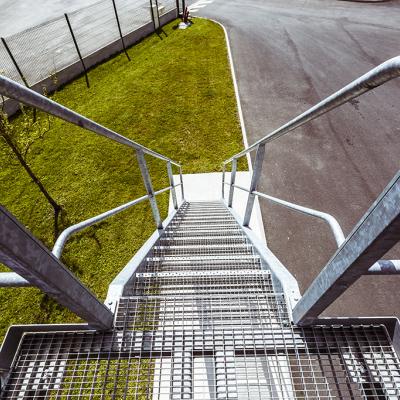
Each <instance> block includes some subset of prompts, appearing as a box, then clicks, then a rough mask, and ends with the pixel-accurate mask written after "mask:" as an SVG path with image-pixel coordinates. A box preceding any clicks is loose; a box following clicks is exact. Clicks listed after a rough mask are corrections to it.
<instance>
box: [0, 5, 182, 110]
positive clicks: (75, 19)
mask: <svg viewBox="0 0 400 400" xmlns="http://www.w3.org/2000/svg"><path fill="white" fill-rule="evenodd" d="M178 1H181V0H158V1H157V0H100V1H98V2H96V3H94V4H92V5H89V6H87V7H85V8H82V9H79V10H76V11H74V12H71V13H69V14H68V15H66V14H65V15H63V16H60V17H58V18H55V19H53V20H51V21H47V22H45V23H43V24H41V25H38V26H35V27H33V28H29V29H27V30H25V31H22V32H19V33H17V34H14V35H11V36H9V37H5V38H1V39H2V40H1V42H0V74H2V75H5V76H6V77H8V78H11V79H13V80H15V81H17V82H19V83H21V84H25V85H27V86H29V87H35V85H38V84H40V83H42V82H44V81H46V80H48V79H49V78H50V79H52V80H53V81H55V80H56V77H57V74H58V73H59V72H60V71H64V70H66V69H68V68H69V67H71V66H73V65H74V64H77V65H79V68H78V69H76V68H75V70H76V71H77V72H78V73H83V72H85V67H90V66H91V65H94V64H95V63H96V62H93V60H91V61H90V62H88V63H86V62H85V61H86V60H85V59H87V58H88V57H90V56H92V58H93V55H94V54H96V52H99V50H102V49H104V48H106V47H107V46H110V47H112V48H110V54H108V57H109V56H111V55H112V54H114V53H116V48H115V46H111V45H112V44H117V45H118V48H117V51H122V50H123V49H124V46H125V43H124V39H125V40H126V37H129V35H132V34H134V33H135V32H136V31H139V30H143V28H145V27H146V26H150V27H151V28H152V29H151V30H150V31H149V29H147V30H145V33H144V34H143V35H142V37H143V36H144V35H145V34H146V33H147V34H148V33H150V32H152V31H154V30H155V29H156V28H157V27H158V26H161V25H162V24H163V23H166V22H168V21H169V20H172V19H173V18H174V17H176V16H177V10H179V3H178ZM157 6H158V12H157ZM172 11H175V13H172V15H171V18H169V19H168V20H164V21H161V22H160V17H163V16H165V15H166V14H168V13H171V12H172ZM68 22H69V24H68ZM138 39H140V37H139V38H138ZM138 39H137V40H138ZM137 40H132V41H130V42H129V43H128V45H130V44H132V43H134V42H135V41H137ZM104 58H105V56H104V54H103V59H104ZM99 61H101V60H99ZM85 64H88V65H86V66H85ZM73 75H74V76H71V77H70V79H73V78H74V77H76V75H77V74H76V73H75V74H73ZM70 79H69V80H70ZM63 83H65V82H60V84H63ZM4 100H5V99H0V103H1V102H2V101H4Z"/></svg>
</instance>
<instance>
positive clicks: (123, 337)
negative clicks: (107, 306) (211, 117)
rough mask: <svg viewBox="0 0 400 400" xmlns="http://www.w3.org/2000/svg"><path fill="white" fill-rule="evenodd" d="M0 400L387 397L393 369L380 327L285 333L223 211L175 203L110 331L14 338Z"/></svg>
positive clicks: (268, 285) (268, 291) (398, 373)
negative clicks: (170, 220)
mask: <svg viewBox="0 0 400 400" xmlns="http://www.w3.org/2000/svg"><path fill="white" fill-rule="evenodd" d="M214 216H215V217H216V219H214V218H212V217H214ZM216 221H218V223H217V222H216ZM194 222H195V223H194ZM1 398H2V399H33V398H35V399H79V398H82V399H143V400H144V399H159V400H161V399H194V400H196V399H199V400H200V399H209V400H212V399H249V400H250V399H398V398H400V363H399V359H398V357H397V355H396V353H395V351H394V350H393V347H392V345H391V342H390V338H389V336H388V333H387V331H386V329H385V327H384V326H382V325H377V326H314V327H309V328H300V327H296V326H293V325H292V324H291V323H290V315H289V312H288V309H287V306H286V301H285V298H284V296H283V294H282V293H279V292H276V291H275V290H274V287H273V284H272V279H271V274H270V272H269V271H268V270H265V269H264V267H263V266H262V263H261V260H260V257H259V256H258V254H257V253H256V251H255V250H254V249H253V247H252V245H251V244H250V243H249V242H248V240H247V239H246V237H245V236H244V234H243V233H241V231H240V229H239V227H238V225H237V224H236V222H235V221H234V220H233V219H232V218H231V215H230V214H229V212H228V211H227V210H226V209H225V207H224V206H223V205H222V204H221V203H217V202H214V203H186V204H185V205H184V206H183V207H182V209H181V210H180V211H179V212H178V215H177V216H176V217H175V219H174V220H173V223H172V224H171V225H170V226H169V227H168V229H167V230H166V232H165V235H164V236H163V238H162V239H160V241H159V243H158V244H157V246H155V247H154V249H153V250H152V251H151V253H150V254H149V255H148V257H147V258H146V259H145V260H144V262H143V265H142V266H141V267H140V269H139V270H138V272H137V273H136V275H135V278H134V280H133V281H132V284H131V285H130V286H129V287H127V288H126V290H125V293H124V297H122V298H121V299H120V301H119V305H118V309H117V312H116V317H115V327H114V329H113V330H112V331H110V332H92V331H80V332H79V331H76V332H51V333H28V334H25V335H24V336H23V339H22V341H21V344H20V347H19V351H18V354H17V356H16V358H15V361H14V363H13V367H12V371H11V373H10V375H9V378H8V380H7V382H6V385H5V388H4V390H3V392H2V396H1Z"/></svg>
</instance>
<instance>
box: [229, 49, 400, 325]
mask: <svg viewBox="0 0 400 400" xmlns="http://www.w3.org/2000/svg"><path fill="white" fill-rule="evenodd" d="M399 76H400V56H397V57H394V58H392V59H390V60H387V61H386V62H384V63H382V64H380V65H379V66H377V67H376V68H373V69H372V70H371V71H369V72H367V73H366V74H364V75H363V76H361V77H360V78H358V79H356V80H354V81H353V82H351V83H350V84H348V85H347V86H345V87H343V88H342V89H340V90H339V91H337V92H335V93H333V94H332V95H331V96H329V97H327V98H326V99H324V100H322V101H321V102H319V103H318V104H316V105H315V106H313V107H311V108H310V109H308V110H307V111H305V112H304V113H302V114H300V115H299V116H297V117H296V118H294V119H292V120H291V121H289V122H287V123H286V124H284V125H282V126H281V127H279V128H278V129H276V130H274V131H273V132H271V133H270V134H268V135H266V136H264V137H263V138H262V139H260V140H258V141H257V142H255V143H254V144H252V145H251V146H249V147H248V148H246V149H245V150H243V151H241V152H239V153H237V154H235V155H233V156H232V157H231V158H229V159H228V160H226V161H224V163H223V172H222V197H223V198H225V186H229V194H228V199H227V205H228V207H232V203H233V197H234V189H235V188H237V189H240V190H244V191H246V192H248V197H247V204H246V210H245V214H244V218H243V226H245V227H248V226H249V223H250V218H251V214H252V210H253V206H254V201H255V198H256V196H257V197H261V198H264V199H266V200H269V201H272V202H274V203H276V204H279V205H282V206H284V207H287V208H290V209H292V210H294V211H297V212H301V213H303V214H307V215H310V216H313V217H317V218H320V219H322V220H324V221H325V222H326V223H328V225H329V227H330V229H331V230H332V232H333V234H334V237H335V240H336V244H337V246H338V248H339V249H338V251H337V253H336V254H339V255H340V254H342V253H343V251H342V250H343V248H347V249H348V248H349V246H356V244H354V243H353V244H351V245H350V244H349V243H350V242H351V241H350V240H349V238H350V235H349V237H348V238H347V239H345V237H344V235H343V231H342V229H341V227H340V225H339V223H338V222H337V220H336V219H335V218H334V217H333V216H332V215H330V214H327V213H324V212H321V211H317V210H314V209H311V208H307V207H303V206H299V205H297V204H293V203H290V202H288V201H285V200H281V199H278V198H276V197H272V196H269V195H267V194H264V193H261V192H259V191H257V187H258V183H259V180H260V177H261V172H262V167H263V161H264V154H265V146H266V145H267V144H268V143H270V142H272V141H273V140H276V139H278V138H279V137H281V136H283V135H285V134H287V133H289V132H291V131H293V130H294V129H296V128H299V127H300V126H303V125H304V124H306V123H307V122H310V121H312V120H314V119H316V118H318V117H320V116H321V115H323V114H325V113H327V112H329V111H331V110H333V109H335V108H337V107H339V106H341V105H343V104H345V103H347V102H349V101H350V100H352V99H355V98H356V97H358V96H360V95H362V94H364V93H366V92H368V91H370V90H373V89H374V88H376V87H378V86H380V85H382V84H384V83H385V82H388V81H390V80H392V79H394V78H397V77H399ZM252 151H256V155H255V160H254V164H253V173H252V176H251V182H250V187H249V188H248V189H247V188H244V187H241V186H238V185H236V184H235V181H236V170H237V162H238V159H239V158H241V157H243V156H245V155H247V154H248V153H250V152H252ZM230 163H231V164H232V167H231V173H230V181H229V183H228V182H225V174H226V167H227V165H228V164H230ZM397 185H399V183H398V180H395V184H394V186H395V187H397ZM381 196H383V197H382V199H381V203H379V204H378V205H379V206H380V207H387V210H386V212H387V213H388V214H389V213H390V212H394V213H395V214H396V215H398V214H400V209H399V207H400V200H398V199H396V200H395V201H394V200H393V199H394V197H393V199H392V198H391V201H392V202H391V203H388V201H387V200H386V197H385V196H384V195H383V194H382V195H381ZM382 202H384V203H385V206H384V205H383V203H382ZM374 212H375V213H376V210H375V211H374V210H370V211H369V213H370V214H371V213H372V214H373V213H374ZM367 216H368V213H367V214H366V216H364V219H368V218H367ZM368 220H369V219H368ZM395 220H396V218H394V220H393V221H390V222H388V224H389V227H390V226H394V224H395V223H396V221H395ZM376 223H378V222H376ZM365 229H366V228H365ZM388 229H389V228H388ZM390 232H391V231H390V229H389V233H388V235H389V236H390V235H391V236H390V238H391V239H390V240H389V239H388V238H387V236H386V244H385V245H383V242H382V239H380V240H379V243H380V244H381V246H382V248H386V247H387V243H391V246H390V247H392V246H393V245H394V243H395V242H396V241H398V240H400V238H398V237H397V239H396V240H395V241H394V243H393V240H392V239H393V237H394V236H395V235H394V234H391V233H390ZM374 239H375V238H374ZM351 243H352V242H351ZM359 245H360V246H361V243H359ZM365 246H366V249H368V248H369V246H368V245H365ZM355 248H356V247H354V251H355ZM373 254H374V255H373V256H371V257H370V258H369V259H368V262H367V264H363V267H362V268H361V269H359V271H362V272H357V273H355V272H354V270H353V269H352V268H351V267H352V266H351V265H350V264H349V265H347V267H348V268H344V267H343V268H344V269H343V274H344V277H340V279H338V282H339V283H338V284H337V285H336V289H337V288H338V287H339V286H340V284H342V286H341V288H340V289H338V290H336V291H335V293H334V294H333V295H332V293H333V292H334V291H331V295H328V294H327V293H328V291H329V290H330V289H332V287H331V286H330V284H332V286H334V282H333V281H332V282H331V281H330V280H329V279H328V278H327V277H328V276H329V275H330V274H331V275H332V271H331V270H330V269H329V264H328V265H327V267H325V269H324V270H323V271H322V272H321V274H325V278H321V274H320V275H319V276H318V277H317V278H316V280H315V281H314V283H313V284H312V285H311V288H309V289H308V291H307V293H306V295H305V296H303V298H302V300H301V301H300V303H301V304H299V305H297V306H296V307H295V309H294V315H295V320H296V322H301V323H310V322H312V321H313V320H315V319H316V318H317V317H318V315H319V313H320V312H322V311H323V310H324V309H325V308H326V307H327V306H328V305H329V304H331V303H332V302H333V301H334V300H335V299H336V298H337V297H338V296H339V295H340V294H341V293H343V291H344V290H345V289H346V288H347V287H348V286H349V284H348V282H354V280H355V279H357V278H358V277H359V276H361V275H363V274H370V275H374V274H398V273H399V272H400V268H399V262H398V261H395V260H394V261H393V260H392V261H389V260H379V258H378V257H377V256H376V255H377V254H380V255H383V254H384V253H382V254H381V253H380V252H374V253H373ZM371 266H372V267H371ZM349 275H351V277H356V278H355V279H354V280H353V279H352V278H350V279H347V278H348V276H349ZM324 279H325V280H328V281H329V282H330V284H327V286H326V288H325V289H326V293H325V292H324V291H322V292H321V291H319V292H318V295H316V294H315V292H316V291H318V290H317V289H316V288H317V287H319V288H321V284H320V281H321V280H324ZM318 282H319V283H318ZM344 282H345V283H344ZM336 283H337V282H336ZM328 288H329V290H328ZM326 296H328V297H329V299H327V298H326ZM305 297H307V299H306V300H305ZM311 298H312V299H313V300H310V299H311ZM322 298H323V301H322V300H321V299H322ZM316 302H318V307H316ZM322 303H323V305H322ZM300 307H301V311H300ZM296 309H297V310H296ZM311 310H312V311H311ZM295 311H296V312H295Z"/></svg>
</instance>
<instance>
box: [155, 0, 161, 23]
mask: <svg viewBox="0 0 400 400" xmlns="http://www.w3.org/2000/svg"><path fill="white" fill-rule="evenodd" d="M155 2H156V11H157V13H156V14H157V29H159V28H160V14H159V12H158V0H155Z"/></svg>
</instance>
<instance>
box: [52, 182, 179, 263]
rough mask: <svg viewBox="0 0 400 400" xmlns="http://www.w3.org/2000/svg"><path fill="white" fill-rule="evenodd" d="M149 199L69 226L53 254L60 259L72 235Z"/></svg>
mask: <svg viewBox="0 0 400 400" xmlns="http://www.w3.org/2000/svg"><path fill="white" fill-rule="evenodd" d="M180 185H181V184H180V183H179V184H177V185H175V187H178V186H180ZM171 188H172V186H168V187H166V188H164V189H160V190H158V191H156V192H154V195H155V196H156V195H158V194H161V193H164V192H166V191H167V190H170V189H171ZM149 197H150V196H149V195H148V194H147V195H145V196H142V197H139V198H137V199H135V200H131V201H129V202H128V203H125V204H122V205H120V206H118V207H115V208H113V209H111V210H108V211H105V212H103V213H101V214H99V215H96V216H94V217H92V218H88V219H86V220H84V221H81V222H78V223H77V224H75V225H71V226H69V227H68V228H66V229H64V230H63V231H62V232H61V234H60V236H59V237H58V238H57V240H56V242H55V244H54V246H53V250H52V251H51V252H52V253H53V254H54V255H55V256H56V257H57V258H60V257H61V254H62V252H63V250H64V246H65V244H66V242H67V240H68V239H69V238H70V236H71V235H73V234H74V233H78V232H80V231H81V230H83V229H85V228H88V227H89V226H92V225H94V224H97V223H98V222H101V221H104V220H105V219H107V218H109V217H112V216H113V215H116V214H118V213H120V212H121V211H124V210H126V209H128V208H130V207H132V206H134V205H136V204H139V203H141V202H142V201H144V200H147V199H148V198H149Z"/></svg>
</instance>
